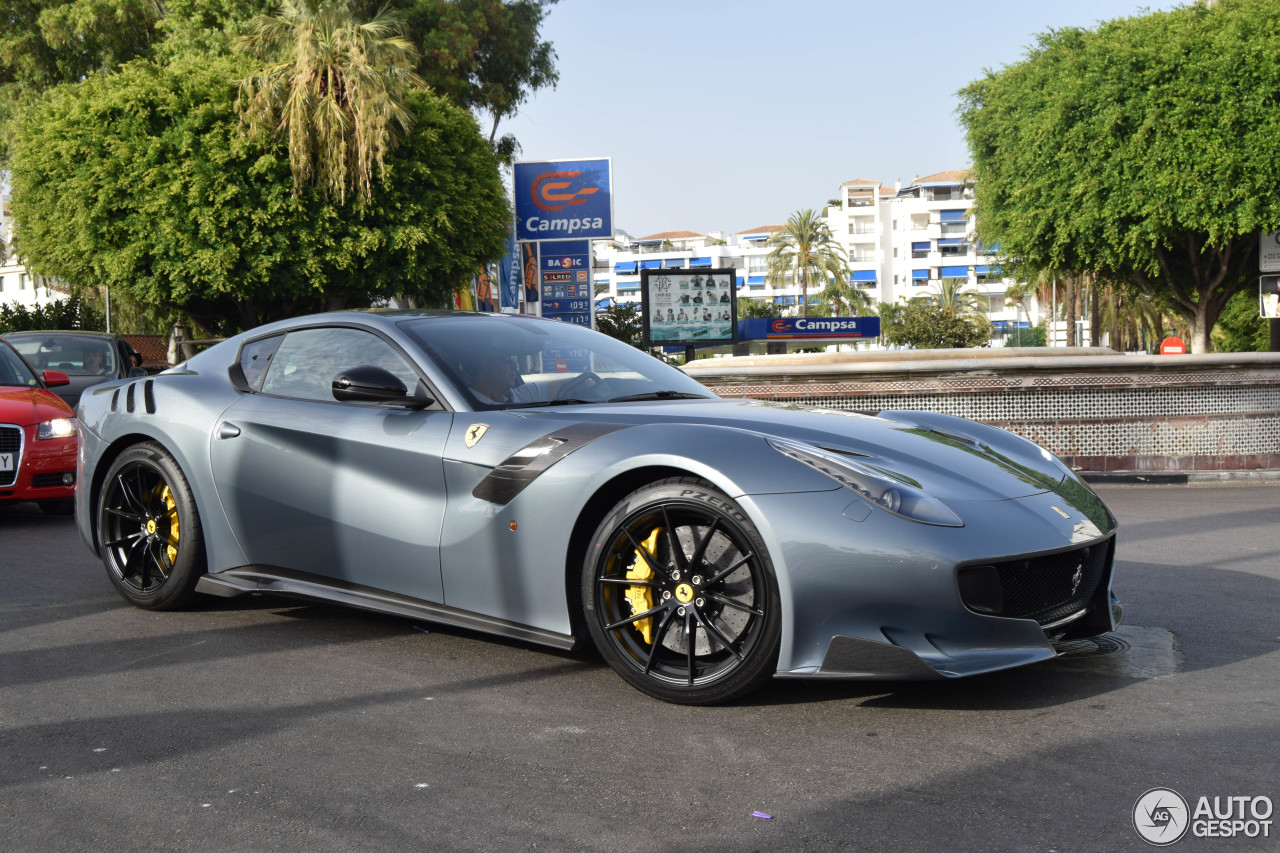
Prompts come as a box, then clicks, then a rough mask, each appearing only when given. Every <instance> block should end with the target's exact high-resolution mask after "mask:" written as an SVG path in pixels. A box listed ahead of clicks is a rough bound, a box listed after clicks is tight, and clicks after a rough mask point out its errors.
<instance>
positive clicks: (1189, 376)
mask: <svg viewBox="0 0 1280 853" xmlns="http://www.w3.org/2000/svg"><path fill="white" fill-rule="evenodd" d="M1277 368H1280V364H1278V365H1277ZM700 379H701V381H703V382H704V384H707V385H709V386H711V387H712V388H713V389H714V390H716V392H717V393H718V394H720V395H721V396H724V397H741V396H748V397H754V398H757V399H770V400H778V401H785V402H788V403H801V404H804V405H813V406H821V407H825V408H833V409H849V410H856V411H863V412H879V411H883V410H885V409H923V410H927V411H933V412H941V413H944V414H949V415H957V416H959V417H964V418H972V419H973V420H977V421H983V422H984V423H989V424H993V425H995V426H999V427H1003V428H1005V429H1009V430H1012V431H1013V432H1016V433H1018V434H1020V435H1024V436H1026V437H1027V438H1030V439H1031V440H1032V441H1035V442H1036V443H1038V444H1040V445H1042V446H1044V447H1046V448H1048V449H1049V450H1051V451H1052V452H1054V453H1056V454H1058V455H1059V456H1061V457H1063V458H1064V459H1066V460H1067V461H1068V462H1070V463H1071V464H1073V465H1075V466H1076V467H1078V468H1081V469H1083V470H1086V471H1214V470H1249V469H1258V468H1265V469H1280V369H1259V370H1249V369H1241V370H1216V371H1214V370H1209V371H1191V372H1186V373H1174V372H1168V373H1163V372H1154V373H1144V372H1134V373H1123V372H1110V373H1081V374H1075V375H1072V374H1063V373H1060V372H1055V373H1053V374H1044V375H1034V374H1028V373H1025V372H1024V373H1020V374H1018V375H1013V376H995V375H982V374H974V375H954V376H926V377H920V378H902V377H901V376H897V377H894V378H886V380H885V381H883V382H878V381H876V380H875V379H874V378H871V379H868V378H866V377H854V376H851V377H850V378H849V379H848V380H847V381H839V380H835V379H834V378H833V379H830V380H829V379H826V378H825V377H824V379H823V381H820V382H796V381H795V379H796V377H795V375H794V374H793V375H791V376H789V377H787V380H785V381H782V382H779V383H776V384H774V383H768V382H763V381H761V379H762V377H753V378H752V379H751V380H747V381H736V382H735V381H731V380H720V381H716V380H709V378H702V377H700Z"/></svg>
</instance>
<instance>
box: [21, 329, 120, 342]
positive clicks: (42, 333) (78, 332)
mask: <svg viewBox="0 0 1280 853" xmlns="http://www.w3.org/2000/svg"><path fill="white" fill-rule="evenodd" d="M49 335H70V336H73V337H78V338H99V339H101V340H104V341H114V340H117V339H119V337H120V336H119V335H117V334H113V333H111V332H94V331H90V330H86V329H28V330H25V331H21V332H5V333H3V334H0V337H3V338H10V339H12V338H38V337H46V336H49Z"/></svg>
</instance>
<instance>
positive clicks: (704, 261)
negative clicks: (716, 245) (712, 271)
mask: <svg viewBox="0 0 1280 853" xmlns="http://www.w3.org/2000/svg"><path fill="white" fill-rule="evenodd" d="M709 266H711V259H710V258H690V259H689V269H694V268H695V267H709Z"/></svg>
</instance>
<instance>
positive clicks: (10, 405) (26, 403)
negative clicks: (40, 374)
mask: <svg viewBox="0 0 1280 853" xmlns="http://www.w3.org/2000/svg"><path fill="white" fill-rule="evenodd" d="M73 417H75V413H74V412H72V411H71V407H69V406H68V405H67V404H66V403H64V402H62V401H61V400H59V399H58V398H57V397H56V396H54V395H53V394H51V393H50V392H49V391H46V390H45V389H43V388H19V387H14V386H4V387H0V423H8V424H18V425H20V426H30V425H31V424H38V423H40V422H41V421H50V420H53V419H54V418H73Z"/></svg>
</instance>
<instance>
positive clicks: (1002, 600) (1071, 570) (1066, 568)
mask: <svg viewBox="0 0 1280 853" xmlns="http://www.w3.org/2000/svg"><path fill="white" fill-rule="evenodd" d="M1110 555H1111V541H1110V540H1107V541H1104V542H1098V543H1095V544H1093V545H1091V546H1089V547H1087V548H1077V549H1075V550H1073V551H1062V552H1059V553H1057V554H1047V555H1044V556H1040V557H1030V558H1027V559H1021V560H1010V561H1008V562H1004V563H992V564H989V565H985V566H972V567H968V568H964V569H961V570H960V572H959V575H958V577H959V582H960V596H961V598H962V599H963V600H964V603H965V606H966V607H968V608H969V609H971V610H974V611H976V612H979V613H986V614H989V615H992V616H1008V617H1011V618H1015V619H1034V620H1036V621H1037V622H1039V623H1040V624H1041V625H1048V624H1051V623H1053V622H1056V621H1058V620H1059V619H1065V618H1066V617H1068V616H1071V615H1073V614H1075V613H1078V612H1079V611H1081V610H1083V609H1084V608H1085V607H1086V606H1088V604H1089V600H1090V599H1091V598H1092V597H1093V594H1094V593H1095V592H1097V590H1098V586H1099V584H1101V583H1102V580H1103V578H1105V577H1106V574H1107V565H1108V563H1109V562H1110V559H1111V556H1110Z"/></svg>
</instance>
